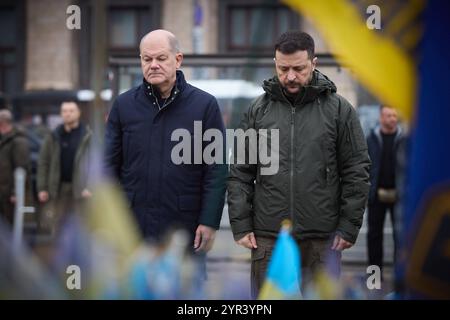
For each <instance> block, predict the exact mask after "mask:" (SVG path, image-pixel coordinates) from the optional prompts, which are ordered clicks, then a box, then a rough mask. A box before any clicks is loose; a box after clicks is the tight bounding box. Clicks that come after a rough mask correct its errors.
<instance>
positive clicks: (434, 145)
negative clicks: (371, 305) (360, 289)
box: [397, 0, 450, 299]
mask: <svg viewBox="0 0 450 320" xmlns="http://www.w3.org/2000/svg"><path fill="white" fill-rule="evenodd" d="M424 18H425V28H424V37H423V41H422V43H421V45H420V56H421V59H420V61H419V79H420V88H419V90H418V102H419V103H418V108H417V110H416V114H415V123H414V124H413V128H412V134H411V141H410V152H409V163H408V169H407V177H406V178H407V181H406V184H405V187H406V202H405V214H404V231H405V232H404V233H405V234H404V236H405V240H406V241H405V249H406V250H402V255H401V258H402V259H401V260H400V262H401V264H400V265H399V266H398V268H397V277H398V278H399V279H400V280H401V281H402V283H404V287H405V288H406V292H405V295H404V297H406V298H414V299H417V298H427V299H429V298H433V299H450V166H449V164H450V148H449V147H448V141H449V139H450V125H449V121H450V107H449V100H450V96H449V87H450V79H449V73H448V71H449V70H450V43H449V41H448V34H449V33H450V3H449V2H448V1H444V0H430V1H428V3H427V7H426V9H425V14H424ZM446 35H447V36H446Z"/></svg>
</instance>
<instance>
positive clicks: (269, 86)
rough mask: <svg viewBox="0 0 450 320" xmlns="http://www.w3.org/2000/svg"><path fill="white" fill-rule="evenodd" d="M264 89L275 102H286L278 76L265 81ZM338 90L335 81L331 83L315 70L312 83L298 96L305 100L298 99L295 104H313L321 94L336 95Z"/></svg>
mask: <svg viewBox="0 0 450 320" xmlns="http://www.w3.org/2000/svg"><path fill="white" fill-rule="evenodd" d="M263 89H264V91H265V92H266V93H267V94H268V95H269V96H270V97H271V98H272V99H274V100H283V101H284V100H286V97H285V95H284V93H283V89H282V87H281V84H280V82H279V80H278V77H277V76H274V77H273V78H271V79H269V80H264V83H263ZM336 90H337V89H336V85H335V84H334V83H333V81H331V80H330V79H329V78H328V77H327V76H326V75H324V74H323V73H321V72H320V71H319V70H317V69H315V70H314V71H313V77H312V79H311V83H310V84H309V85H307V86H304V87H303V88H302V90H301V92H300V93H299V94H298V97H300V96H303V95H304V97H303V99H299V98H298V97H297V100H296V102H295V104H298V103H300V101H302V102H303V103H308V102H311V101H313V100H315V99H316V98H318V97H319V96H320V95H321V94H329V93H335V92H336Z"/></svg>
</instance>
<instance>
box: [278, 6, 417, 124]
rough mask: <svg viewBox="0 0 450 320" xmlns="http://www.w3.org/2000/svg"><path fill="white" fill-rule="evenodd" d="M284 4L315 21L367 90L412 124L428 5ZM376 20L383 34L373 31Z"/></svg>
mask: <svg viewBox="0 0 450 320" xmlns="http://www.w3.org/2000/svg"><path fill="white" fill-rule="evenodd" d="M283 2H284V3H285V4H286V5H288V6H289V7H291V8H292V9H294V10H296V11H298V12H299V13H300V14H302V16H303V17H305V18H306V19H310V20H311V22H312V24H313V25H314V26H315V27H316V28H317V29H318V30H319V32H320V34H321V35H322V36H323V38H324V40H325V41H326V43H327V45H328V46H329V47H330V51H331V52H332V53H333V54H334V55H335V57H336V59H337V60H338V62H339V63H340V64H341V65H343V66H346V67H349V68H350V70H351V71H352V74H354V75H355V77H356V78H357V79H358V80H359V81H360V82H361V83H362V84H363V85H364V87H366V88H367V89H368V90H369V91H370V92H371V93H372V94H373V95H374V96H376V97H377V98H378V99H379V100H380V101H383V102H384V103H386V104H389V105H391V106H394V107H395V108H397V109H398V110H399V113H400V115H401V116H402V117H403V118H404V119H405V120H407V121H408V120H410V118H411V116H412V114H411V112H412V110H413V106H414V99H415V97H416V80H417V71H416V65H415V62H414V53H415V49H416V47H417V44H418V41H419V39H420V36H421V32H422V27H421V13H422V10H423V7H424V0H408V1H400V0H393V1H380V0H373V1H369V2H368V1H364V0H314V1H299V0H284V1H283ZM372 10H373V11H372ZM372 14H373V15H378V16H379V17H380V20H381V22H380V28H379V29H372V28H371V24H370V21H369V20H371V18H372Z"/></svg>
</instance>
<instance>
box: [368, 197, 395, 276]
mask: <svg viewBox="0 0 450 320" xmlns="http://www.w3.org/2000/svg"><path fill="white" fill-rule="evenodd" d="M388 210H389V213H390V216H391V223H392V228H393V230H392V231H393V237H394V263H395V256H396V251H397V235H396V227H395V226H396V224H395V214H394V204H386V203H381V202H379V201H378V199H377V200H375V201H374V202H373V203H372V204H369V206H368V215H369V218H368V233H367V246H368V255H369V265H377V266H379V267H380V269H381V270H383V229H384V219H385V217H386V212H387V211H388Z"/></svg>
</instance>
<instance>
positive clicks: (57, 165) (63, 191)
mask: <svg viewBox="0 0 450 320" xmlns="http://www.w3.org/2000/svg"><path fill="white" fill-rule="evenodd" d="M80 116H81V112H80V108H79V106H78V104H77V103H76V102H73V101H67V102H63V103H62V104H61V117H62V120H63V124H61V125H60V126H58V127H57V128H56V129H55V130H54V131H53V132H52V133H51V134H49V135H48V136H47V137H46V138H45V140H44V143H43V145H42V148H41V151H40V153H39V161H38V170H37V190H38V198H39V201H40V202H41V203H42V204H45V203H48V202H49V201H51V203H52V211H51V214H52V215H51V217H44V224H45V223H46V222H45V219H46V218H50V219H49V220H50V221H51V222H50V224H51V225H50V226H49V227H52V228H53V227H55V226H57V224H58V220H59V219H60V218H61V217H62V216H63V215H64V214H65V213H68V212H69V211H70V210H71V209H72V207H73V205H74V204H76V203H77V201H79V200H81V199H85V198H89V197H90V196H91V193H90V191H89V190H88V188H87V180H88V179H87V178H88V168H87V161H86V158H87V154H88V148H89V142H90V138H91V135H92V132H91V130H90V129H89V127H87V126H86V125H84V124H83V123H81V122H80Z"/></svg>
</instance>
